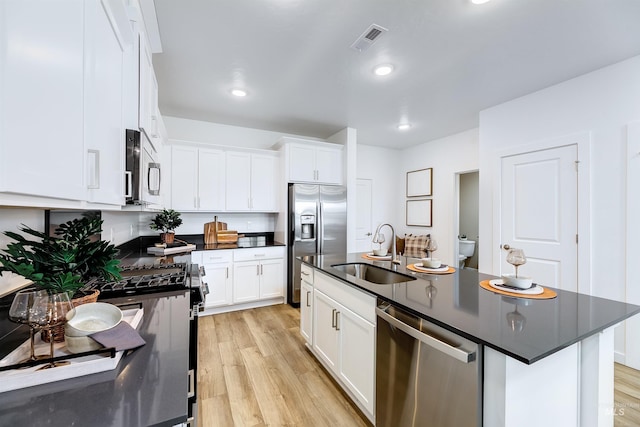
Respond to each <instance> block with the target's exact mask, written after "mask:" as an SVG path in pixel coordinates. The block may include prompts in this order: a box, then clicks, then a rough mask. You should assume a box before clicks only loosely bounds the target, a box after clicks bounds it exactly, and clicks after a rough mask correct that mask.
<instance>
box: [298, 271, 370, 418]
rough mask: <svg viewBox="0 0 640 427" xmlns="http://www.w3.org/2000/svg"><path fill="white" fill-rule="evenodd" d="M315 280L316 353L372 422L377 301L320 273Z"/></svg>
mask: <svg viewBox="0 0 640 427" xmlns="http://www.w3.org/2000/svg"><path fill="white" fill-rule="evenodd" d="M314 276H315V277H314V286H313V304H312V305H313V310H312V313H313V317H312V318H313V328H312V329H313V331H312V336H313V345H312V349H313V353H314V354H315V355H316V357H318V358H319V359H320V361H321V362H323V364H324V365H325V367H326V368H327V369H328V370H329V371H330V372H331V373H332V374H333V375H334V377H336V379H337V380H338V382H339V383H340V384H341V385H342V386H343V387H344V388H345V389H346V390H347V391H348V392H349V393H348V394H349V395H351V396H352V398H354V399H355V401H356V403H357V404H358V405H359V406H360V407H361V408H362V409H363V410H364V412H365V413H367V415H368V416H369V417H370V419H372V420H373V412H374V394H375V335H376V326H375V301H376V300H375V298H374V297H373V296H371V295H369V294H367V293H365V292H362V291H359V290H357V289H355V288H353V287H351V286H350V285H348V284H346V283H343V282H341V281H339V280H337V279H333V278H330V277H329V276H326V275H324V274H322V273H318V271H315V275H314ZM302 286H303V288H301V289H303V290H304V286H305V283H304V282H303V284H302ZM306 286H309V284H306ZM327 294H329V295H327ZM303 298H304V297H302V295H301V307H303V306H304V302H305V301H304V299H303ZM301 316H303V314H302V312H301ZM301 322H302V320H301ZM301 325H302V323H301ZM301 329H302V328H301ZM303 334H304V333H303ZM305 338H306V337H305Z"/></svg>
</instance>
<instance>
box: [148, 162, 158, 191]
mask: <svg viewBox="0 0 640 427" xmlns="http://www.w3.org/2000/svg"><path fill="white" fill-rule="evenodd" d="M160 180H161V175H160V163H149V167H148V169H147V190H148V191H149V194H150V195H152V196H159V195H160Z"/></svg>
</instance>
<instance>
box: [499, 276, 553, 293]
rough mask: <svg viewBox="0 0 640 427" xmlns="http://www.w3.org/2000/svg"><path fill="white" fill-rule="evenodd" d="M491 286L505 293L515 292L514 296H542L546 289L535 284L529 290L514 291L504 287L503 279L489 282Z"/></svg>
mask: <svg viewBox="0 0 640 427" xmlns="http://www.w3.org/2000/svg"><path fill="white" fill-rule="evenodd" d="M489 285H491V287H492V288H495V289H498V290H501V291H505V292H513V293H514V294H522V295H540V294H541V293H543V292H544V288H543V287H542V286H540V285H536V284H535V283H534V284H533V286H532V287H530V288H529V289H513V288H511V287H508V286H503V285H504V281H503V280H502V279H493V280H489Z"/></svg>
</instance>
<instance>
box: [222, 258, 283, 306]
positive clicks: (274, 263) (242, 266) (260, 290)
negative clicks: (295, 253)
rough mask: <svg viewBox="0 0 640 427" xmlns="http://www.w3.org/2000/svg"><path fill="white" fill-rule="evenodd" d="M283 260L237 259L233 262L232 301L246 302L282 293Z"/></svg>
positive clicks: (278, 295)
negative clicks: (237, 260)
mask: <svg viewBox="0 0 640 427" xmlns="http://www.w3.org/2000/svg"><path fill="white" fill-rule="evenodd" d="M283 271H284V260H283V259H282V258H279V259H265V260H260V261H239V262H235V263H234V264H233V277H234V281H233V283H234V287H233V288H234V293H233V302H234V303H240V302H247V301H255V300H259V299H267V298H274V297H280V296H282V295H283V285H284V273H283Z"/></svg>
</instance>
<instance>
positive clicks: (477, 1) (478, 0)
mask: <svg viewBox="0 0 640 427" xmlns="http://www.w3.org/2000/svg"><path fill="white" fill-rule="evenodd" d="M489 1H491V0H471V3H473V4H485V3H489Z"/></svg>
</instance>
